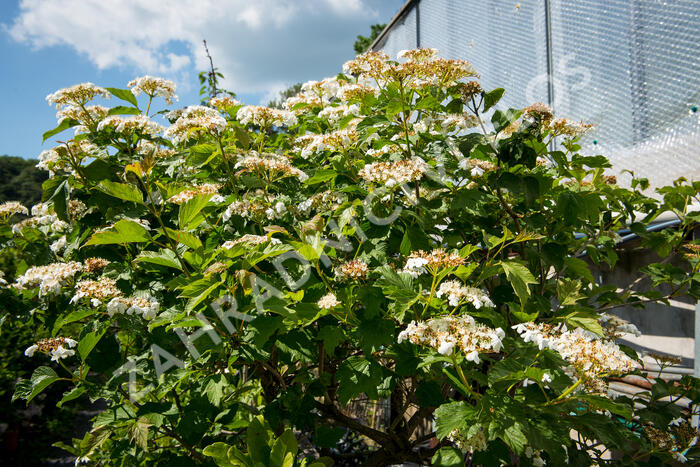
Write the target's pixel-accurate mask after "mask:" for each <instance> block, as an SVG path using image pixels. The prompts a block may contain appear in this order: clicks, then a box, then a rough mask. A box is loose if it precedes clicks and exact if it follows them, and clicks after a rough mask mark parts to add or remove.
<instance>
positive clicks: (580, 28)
mask: <svg viewBox="0 0 700 467" xmlns="http://www.w3.org/2000/svg"><path fill="white" fill-rule="evenodd" d="M547 3H548V4H549V13H550V19H551V21H550V25H551V26H550V37H551V44H550V46H549V48H548V46H547V28H546V21H545V18H546V14H545V11H546V5H547ZM416 9H419V15H416ZM416 16H418V17H419V24H418V25H416ZM698 25H700V1H697V0H676V1H664V2H661V1H655V0H550V1H549V2H545V0H528V1H521V2H515V1H503V0H480V1H463V2H456V1H454V0H421V1H419V2H415V3H414V4H413V7H412V8H411V9H410V10H409V12H408V13H407V14H406V15H405V16H404V18H403V19H402V20H401V21H399V22H397V23H396V24H395V25H394V26H393V27H392V29H391V31H390V32H389V34H388V35H387V36H386V37H385V39H384V40H383V41H382V42H381V43H380V44H379V46H378V47H377V48H378V49H382V50H383V51H384V52H386V53H388V54H389V55H391V56H392V57H395V56H396V52H397V51H399V50H401V49H410V48H414V47H416V46H417V45H420V46H423V47H435V48H437V49H439V50H440V51H441V53H442V55H443V56H445V57H447V58H464V59H466V60H469V61H470V62H472V64H473V65H474V66H475V68H476V69H477V71H478V72H479V73H480V74H481V75H482V83H483V85H484V87H485V88H486V89H491V88H494V87H503V88H505V89H506V91H507V93H506V95H505V96H504V98H503V101H502V105H501V106H502V107H525V106H527V105H529V104H530V103H532V102H534V101H542V102H548V103H550V104H551V105H552V106H553V107H554V109H555V111H556V112H557V114H559V115H560V116H563V117H567V118H570V119H581V120H585V121H587V122H590V123H594V124H595V125H596V130H595V132H593V133H592V134H591V135H589V136H587V137H586V138H585V139H584V140H583V146H584V152H586V153H601V154H605V155H607V156H608V157H609V158H610V159H611V161H612V162H613V164H614V166H615V167H620V168H628V169H633V170H634V171H635V172H636V173H637V174H638V175H641V176H644V177H647V178H649V179H650V181H651V183H652V185H654V186H660V185H665V184H669V183H671V182H672V181H673V180H674V179H676V178H677V177H680V176H685V177H687V178H689V179H696V180H697V179H700V149H698V148H700V144H699V143H700V118H699V116H700V111H697V107H695V106H697V105H698V104H699V103H700V73H698V71H697V66H698V64H699V63H700V27H699V26H698ZM416 26H418V30H419V33H418V34H417V31H416ZM548 51H549V54H550V57H551V66H552V87H553V101H550V95H549V92H548V66H547V63H548ZM694 110H695V111H694ZM627 179H628V177H627ZM621 180H622V181H624V180H625V177H622V178H621Z"/></svg>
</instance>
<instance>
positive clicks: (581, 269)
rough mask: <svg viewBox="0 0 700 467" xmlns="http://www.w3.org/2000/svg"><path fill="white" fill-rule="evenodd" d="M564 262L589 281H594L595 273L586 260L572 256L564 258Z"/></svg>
mask: <svg viewBox="0 0 700 467" xmlns="http://www.w3.org/2000/svg"><path fill="white" fill-rule="evenodd" d="M564 264H566V267H568V268H569V269H571V271H573V272H574V273H576V275H578V276H582V277H584V278H585V279H586V280H587V281H588V282H594V281H593V274H592V273H591V270H590V268H589V267H588V264H587V263H586V262H585V261H584V260H582V259H579V258H574V257H573V256H571V257H567V258H564Z"/></svg>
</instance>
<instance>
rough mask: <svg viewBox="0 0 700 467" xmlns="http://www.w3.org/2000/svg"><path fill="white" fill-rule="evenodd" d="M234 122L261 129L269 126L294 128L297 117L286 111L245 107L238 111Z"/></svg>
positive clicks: (255, 106)
mask: <svg viewBox="0 0 700 467" xmlns="http://www.w3.org/2000/svg"><path fill="white" fill-rule="evenodd" d="M236 120H238V121H239V122H241V123H242V124H243V125H248V124H249V123H250V124H253V125H257V126H259V127H261V128H268V127H271V126H273V125H274V126H288V127H289V126H294V125H296V124H297V116H296V115H295V114H294V113H293V112H290V111H288V110H280V109H273V108H271V107H263V106H260V105H246V106H244V107H241V108H240V109H238V112H237V113H236Z"/></svg>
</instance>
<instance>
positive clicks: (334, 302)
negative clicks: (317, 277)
mask: <svg viewBox="0 0 700 467" xmlns="http://www.w3.org/2000/svg"><path fill="white" fill-rule="evenodd" d="M317 305H318V307H319V308H321V309H323V310H330V309H331V308H335V307H337V306H338V305H340V302H339V301H338V299H337V298H336V296H335V294H333V293H329V294H326V295H324V296H323V297H321V298H320V299H319V301H318V303H317Z"/></svg>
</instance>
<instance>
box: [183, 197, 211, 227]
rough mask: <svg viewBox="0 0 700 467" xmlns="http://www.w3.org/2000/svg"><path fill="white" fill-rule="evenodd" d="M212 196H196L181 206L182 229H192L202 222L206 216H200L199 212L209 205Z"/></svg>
mask: <svg viewBox="0 0 700 467" xmlns="http://www.w3.org/2000/svg"><path fill="white" fill-rule="evenodd" d="M212 196H213V195H211V194H209V195H199V196H195V197H194V198H192V199H190V200H189V201H187V202H186V203H184V204H183V205H182V206H180V211H179V212H178V223H179V224H180V229H183V230H192V229H194V228H196V227H197V226H198V225H199V224H201V223H202V221H203V220H204V217H202V216H198V214H199V213H200V212H201V211H202V209H204V206H206V205H207V203H208V202H209V200H210V199H211V197H212Z"/></svg>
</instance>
